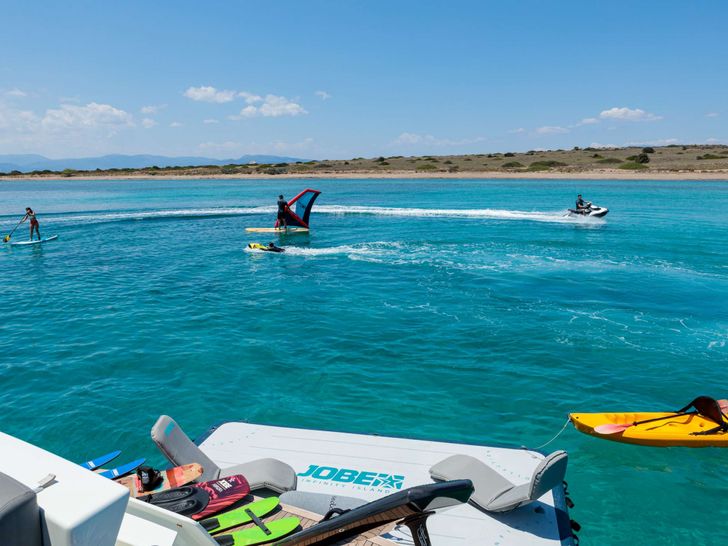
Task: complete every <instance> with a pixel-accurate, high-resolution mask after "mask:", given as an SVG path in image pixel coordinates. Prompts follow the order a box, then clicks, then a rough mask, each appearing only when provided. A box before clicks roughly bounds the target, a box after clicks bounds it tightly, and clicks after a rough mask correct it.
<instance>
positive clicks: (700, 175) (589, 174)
mask: <svg viewBox="0 0 728 546" xmlns="http://www.w3.org/2000/svg"><path fill="white" fill-rule="evenodd" d="M281 178H282V179H311V180H326V179H337V180H345V179H352V180H359V179H385V180H397V179H425V180H427V179H430V180H432V179H435V180H436V179H474V180H478V179H481V180H493V179H495V180H508V179H511V180H695V181H714V182H728V171H712V172H711V171H703V172H699V171H683V172H681V171H651V172H650V171H648V172H645V171H637V172H635V171H625V170H617V169H613V170H598V171H580V172H563V171H562V172H559V171H551V172H543V171H541V172H503V171H466V172H454V173H448V172H439V173H432V172H413V171H386V172H377V171H353V172H340V171H339V172H330V173H326V172H324V173H285V174H275V175H263V176H261V175H260V174H257V173H256V174H252V173H251V174H240V173H235V174H199V175H193V174H176V175H167V174H160V175H149V174H128V175H119V176H115V175H98V176H94V175H93V174H91V173H89V175H88V176H86V175H82V176H78V175H77V176H69V177H59V176H52V175H49V176H44V175H40V176H39V175H19V176H4V177H2V178H0V182H4V181H13V182H15V181H36V180H236V179H237V180H275V179H281Z"/></svg>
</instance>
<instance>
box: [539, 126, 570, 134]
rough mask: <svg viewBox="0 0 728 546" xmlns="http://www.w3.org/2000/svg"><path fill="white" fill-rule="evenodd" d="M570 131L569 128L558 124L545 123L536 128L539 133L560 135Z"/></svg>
mask: <svg viewBox="0 0 728 546" xmlns="http://www.w3.org/2000/svg"><path fill="white" fill-rule="evenodd" d="M568 132H569V130H568V129H567V128H566V127H559V126H556V125H545V126H543V127H539V128H538V129H536V133H537V134H539V135H560V134H564V133H568Z"/></svg>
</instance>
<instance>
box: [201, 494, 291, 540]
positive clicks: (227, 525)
mask: <svg viewBox="0 0 728 546" xmlns="http://www.w3.org/2000/svg"><path fill="white" fill-rule="evenodd" d="M278 504H279V501H278V497H268V498H267V499H263V500H259V501H256V502H251V503H250V504H246V505H245V506H241V507H240V508H236V509H235V510H230V511H228V512H223V513H222V514H218V515H217V516H215V517H213V518H208V519H203V520H202V521H200V525H202V526H203V527H204V528H205V530H206V531H207V532H208V533H210V534H211V535H215V534H218V533H221V532H223V531H227V530H228V529H232V528H233V527H238V526H240V525H247V524H248V523H252V522H253V516H255V517H257V518H262V517H264V516H267V515H268V514H270V513H271V512H272V511H273V510H275V509H276V508H277V507H278Z"/></svg>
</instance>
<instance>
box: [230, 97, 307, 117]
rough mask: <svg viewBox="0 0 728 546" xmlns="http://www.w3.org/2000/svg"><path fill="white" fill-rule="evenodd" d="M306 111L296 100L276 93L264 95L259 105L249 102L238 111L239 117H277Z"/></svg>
mask: <svg viewBox="0 0 728 546" xmlns="http://www.w3.org/2000/svg"><path fill="white" fill-rule="evenodd" d="M303 114H308V112H307V111H306V110H305V109H304V108H303V107H302V106H301V105H300V104H298V103H297V102H293V101H292V100H289V99H287V98H286V97H281V96H278V95H266V96H265V99H263V101H262V103H260V105H259V106H254V105H252V104H249V105H248V106H246V107H245V108H243V109H242V110H241V111H240V115H239V116H238V118H239V117H244V118H252V117H258V116H262V117H266V118H277V117H281V116H300V115H303Z"/></svg>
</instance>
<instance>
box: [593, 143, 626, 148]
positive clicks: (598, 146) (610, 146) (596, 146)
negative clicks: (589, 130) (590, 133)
mask: <svg viewBox="0 0 728 546" xmlns="http://www.w3.org/2000/svg"><path fill="white" fill-rule="evenodd" d="M589 147H590V148H619V146H617V145H616V144H601V143H599V142H592V143H591V144H589Z"/></svg>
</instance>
